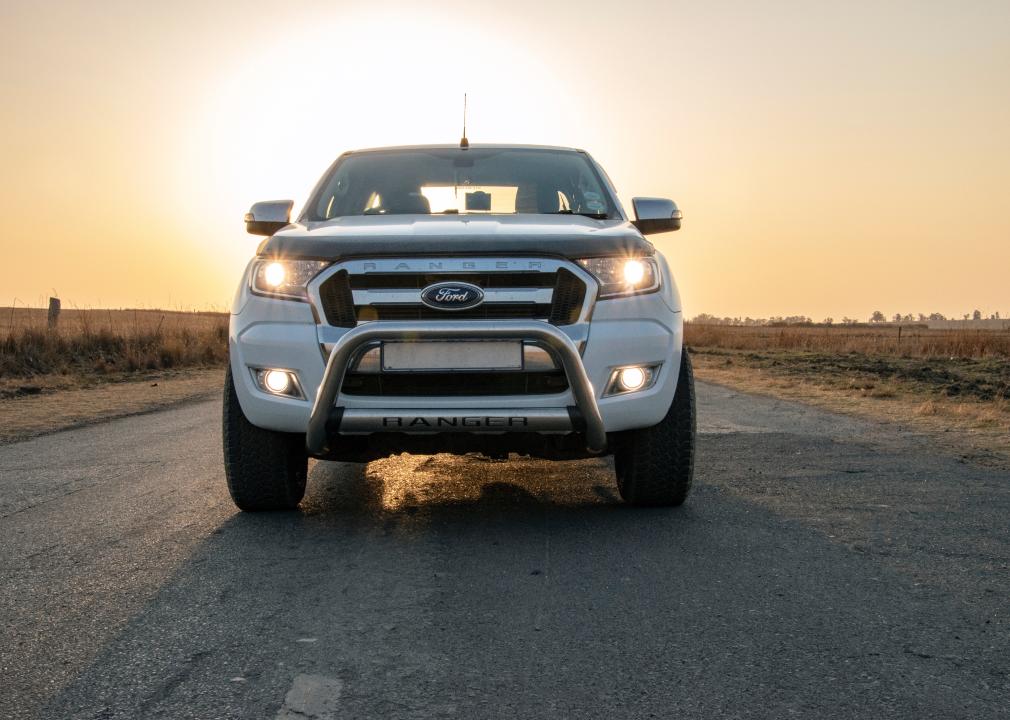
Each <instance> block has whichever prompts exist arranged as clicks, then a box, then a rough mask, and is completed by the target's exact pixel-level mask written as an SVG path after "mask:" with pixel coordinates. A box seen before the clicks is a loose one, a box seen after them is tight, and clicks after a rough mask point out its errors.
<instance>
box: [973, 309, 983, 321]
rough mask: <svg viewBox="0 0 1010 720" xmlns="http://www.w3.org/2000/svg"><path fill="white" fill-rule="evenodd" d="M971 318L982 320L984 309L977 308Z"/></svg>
mask: <svg viewBox="0 0 1010 720" xmlns="http://www.w3.org/2000/svg"><path fill="white" fill-rule="evenodd" d="M971 319H972V320H981V319H982V311H981V310H976V311H975V312H973V313H972V314H971Z"/></svg>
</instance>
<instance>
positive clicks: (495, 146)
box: [344, 143, 585, 155]
mask: <svg viewBox="0 0 1010 720" xmlns="http://www.w3.org/2000/svg"><path fill="white" fill-rule="evenodd" d="M461 149H462V148H460V146H459V143H443V144H430V145H391V146H389V147H372V148H359V149H357V150H348V151H347V152H346V153H344V154H345V155H347V154H350V153H365V152H382V151H385V150H461ZM467 149H469V150H561V151H565V152H585V151H584V150H580V149H578V148H573V147H564V146H561V145H522V144H512V143H470V145H469V147H468V148H467Z"/></svg>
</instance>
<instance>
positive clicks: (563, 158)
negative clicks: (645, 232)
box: [306, 148, 614, 220]
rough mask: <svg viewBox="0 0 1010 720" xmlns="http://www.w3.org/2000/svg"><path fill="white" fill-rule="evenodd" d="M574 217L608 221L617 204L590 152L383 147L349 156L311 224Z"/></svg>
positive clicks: (312, 211)
mask: <svg viewBox="0 0 1010 720" xmlns="http://www.w3.org/2000/svg"><path fill="white" fill-rule="evenodd" d="M514 213H542V214H558V213H573V214H581V215H589V216H591V217H597V218H604V217H608V216H610V215H612V214H613V213H614V209H613V201H612V200H611V198H610V195H609V193H608V192H607V191H606V189H605V188H604V186H603V183H602V181H601V180H600V177H599V175H598V173H597V172H596V168H595V167H594V166H593V164H592V163H591V162H590V161H589V158H588V157H586V155H585V154H583V153H579V152H575V151H571V150H547V149H497V148H496V149H481V148H476V149H469V150H461V149H455V148H452V149H419V150H380V151H373V152H363V153H357V154H352V155H349V156H347V157H346V158H344V159H342V160H341V161H340V162H338V163H337V164H336V166H335V167H334V168H333V170H331V172H330V174H329V176H327V177H326V178H325V179H324V181H323V183H322V184H321V186H320V189H319V190H318V191H317V193H316V195H315V196H314V197H313V199H312V200H311V201H310V203H309V206H308V208H307V211H306V219H307V220H329V219H330V218H335V217H340V216H344V215H409V214H420V215H429V214H436V215H437V214H446V215H456V214H514Z"/></svg>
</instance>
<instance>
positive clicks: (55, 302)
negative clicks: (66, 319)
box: [49, 297, 60, 330]
mask: <svg viewBox="0 0 1010 720" xmlns="http://www.w3.org/2000/svg"><path fill="white" fill-rule="evenodd" d="M59 321H60V299H59V298H54V297H51V298H49V329H50V330H55V329H56V325H57V324H58V323H59Z"/></svg>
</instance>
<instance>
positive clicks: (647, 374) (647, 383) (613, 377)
mask: <svg viewBox="0 0 1010 720" xmlns="http://www.w3.org/2000/svg"><path fill="white" fill-rule="evenodd" d="M659 368H660V365H629V366H628V367H623V368H614V370H613V371H612V372H611V373H610V380H609V381H608V382H607V389H606V390H605V391H604V393H603V396H604V397H607V396H610V395H623V394H625V393H633V392H639V391H640V390H648V389H649V388H651V387H652V386H653V385H655V384H656V378H657V377H658V376H659Z"/></svg>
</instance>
